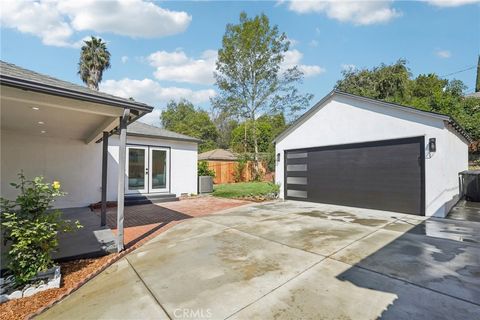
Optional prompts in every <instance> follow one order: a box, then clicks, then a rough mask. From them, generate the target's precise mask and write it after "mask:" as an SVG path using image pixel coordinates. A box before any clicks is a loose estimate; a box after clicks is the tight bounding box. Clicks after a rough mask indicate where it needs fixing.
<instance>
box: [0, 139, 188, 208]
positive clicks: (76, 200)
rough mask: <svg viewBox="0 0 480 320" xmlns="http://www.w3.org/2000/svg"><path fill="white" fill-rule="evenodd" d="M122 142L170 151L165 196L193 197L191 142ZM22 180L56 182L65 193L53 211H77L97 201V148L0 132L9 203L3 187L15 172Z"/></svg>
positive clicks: (113, 163)
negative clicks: (37, 178)
mask: <svg viewBox="0 0 480 320" xmlns="http://www.w3.org/2000/svg"><path fill="white" fill-rule="evenodd" d="M127 143H135V144H145V145H152V146H154V145H156V146H163V147H170V148H171V150H170V159H171V173H170V180H171V193H175V194H176V195H177V196H179V195H180V194H181V193H189V194H190V193H197V144H196V143H191V142H182V141H173V140H162V139H149V138H141V137H130V136H128V137H127ZM108 151H109V158H108V182H107V200H108V201H116V200H117V182H118V181H117V168H118V137H117V136H113V137H110V139H109V150H108ZM22 169H23V171H24V173H25V175H26V176H27V178H33V177H35V176H38V175H43V176H44V177H45V181H53V180H58V181H60V182H61V184H62V189H63V190H64V191H65V192H67V193H68V194H67V195H66V196H65V197H62V198H60V199H59V200H58V201H57V203H56V207H59V208H69V207H82V206H87V205H89V204H91V203H95V202H98V201H100V198H101V184H102V183H101V178H102V144H101V143H93V144H89V145H86V144H85V143H84V142H83V141H80V140H69V139H61V138H47V137H43V136H40V135H39V136H32V135H25V134H22V133H18V132H10V131H3V130H2V131H1V171H0V172H1V176H0V180H1V185H0V188H1V189H0V194H1V196H2V197H4V198H7V199H14V198H15V196H16V191H15V189H14V188H12V187H11V186H10V185H9V184H10V182H14V181H17V173H18V172H20V170H22Z"/></svg>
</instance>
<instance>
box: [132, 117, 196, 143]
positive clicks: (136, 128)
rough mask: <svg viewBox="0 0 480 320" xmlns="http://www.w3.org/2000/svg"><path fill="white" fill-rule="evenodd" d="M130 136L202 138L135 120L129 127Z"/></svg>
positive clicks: (183, 139) (190, 140)
mask: <svg viewBox="0 0 480 320" xmlns="http://www.w3.org/2000/svg"><path fill="white" fill-rule="evenodd" d="M127 134H128V135H129V136H141V137H149V138H163V139H168V140H180V141H189V142H196V143H200V142H202V140H200V139H197V138H194V137H190V136H187V135H185V134H181V133H176V132H173V131H169V130H166V129H162V128H159V127H155V126H152V125H149V124H146V123H143V122H138V121H137V122H133V123H131V124H129V125H128V127H127Z"/></svg>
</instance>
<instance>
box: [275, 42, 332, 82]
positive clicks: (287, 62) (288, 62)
mask: <svg viewBox="0 0 480 320" xmlns="http://www.w3.org/2000/svg"><path fill="white" fill-rule="evenodd" d="M302 58H303V53H301V52H300V51H298V50H297V49H294V50H288V51H287V52H286V53H285V57H284V59H283V62H282V66H281V68H280V70H281V71H285V70H287V69H289V68H293V67H294V66H298V68H299V69H300V70H301V71H302V72H303V74H304V76H305V77H313V76H316V75H319V74H322V73H324V72H325V71H326V70H325V68H322V67H320V66H318V65H306V64H301V63H300V62H301V61H302Z"/></svg>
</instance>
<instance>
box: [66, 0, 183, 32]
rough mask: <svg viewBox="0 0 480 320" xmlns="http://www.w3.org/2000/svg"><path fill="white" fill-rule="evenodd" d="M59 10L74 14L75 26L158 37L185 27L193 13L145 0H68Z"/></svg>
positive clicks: (69, 14) (76, 27)
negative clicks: (172, 9) (166, 7)
mask: <svg viewBox="0 0 480 320" xmlns="http://www.w3.org/2000/svg"><path fill="white" fill-rule="evenodd" d="M58 8H59V10H60V11H61V12H62V13H64V14H66V15H68V16H69V17H70V21H71V25H72V26H73V28H74V29H75V30H78V31H84V30H94V31H96V32H111V33H115V34H119V35H123V36H130V37H134V38H135V37H141V38H156V37H164V36H169V35H173V34H177V33H180V32H183V31H185V29H186V28H187V27H188V25H189V24H190V21H191V20H192V17H191V16H190V15H188V14H187V13H186V12H183V11H171V10H168V9H163V8H161V7H159V6H157V5H155V4H154V3H152V2H149V1H143V0H115V1H112V0H110V1H98V0H82V1H78V0H67V1H60V2H59V3H58Z"/></svg>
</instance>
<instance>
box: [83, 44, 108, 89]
mask: <svg viewBox="0 0 480 320" xmlns="http://www.w3.org/2000/svg"><path fill="white" fill-rule="evenodd" d="M84 42H85V44H84V45H83V46H82V49H81V53H80V62H79V63H78V74H79V75H80V77H81V78H82V81H83V82H84V83H85V84H86V85H87V86H88V87H89V88H90V89H93V90H98V84H99V83H100V82H101V81H102V76H103V71H105V70H106V69H108V68H110V52H108V49H107V45H106V43H105V42H103V41H102V39H100V38H95V37H93V36H92V38H91V39H90V40H85V41H84Z"/></svg>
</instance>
